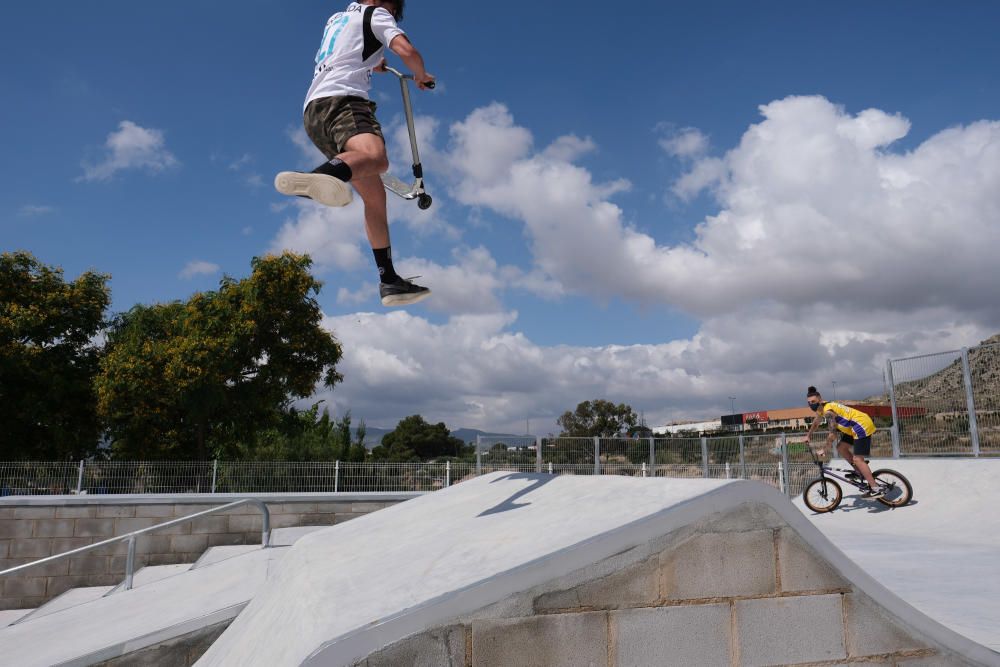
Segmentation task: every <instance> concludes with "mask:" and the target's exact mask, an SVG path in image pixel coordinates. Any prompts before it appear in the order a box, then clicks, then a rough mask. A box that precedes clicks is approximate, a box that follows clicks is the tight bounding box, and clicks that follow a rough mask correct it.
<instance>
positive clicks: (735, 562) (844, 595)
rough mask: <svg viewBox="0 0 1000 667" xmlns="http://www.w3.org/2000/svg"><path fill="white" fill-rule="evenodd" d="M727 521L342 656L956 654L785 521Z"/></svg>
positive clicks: (722, 660) (756, 660) (816, 659)
mask: <svg viewBox="0 0 1000 667" xmlns="http://www.w3.org/2000/svg"><path fill="white" fill-rule="evenodd" d="M742 518H743V519H745V518H746V516H743V517H742ZM729 523H730V524H732V525H731V526H730V525H727V522H726V521H725V520H722V521H719V522H716V524H715V525H714V526H710V527H708V529H705V530H698V531H693V532H689V533H688V534H686V535H684V536H683V537H682V539H679V540H675V541H673V542H671V541H669V540H666V541H664V545H665V547H664V548H663V549H662V550H661V551H659V552H656V553H652V555H646V556H644V557H642V558H641V560H636V561H634V562H631V563H627V564H626V565H624V566H623V567H620V568H619V569H617V570H616V571H611V572H609V571H608V568H606V567H605V568H602V567H600V566H599V565H598V566H595V567H594V568H591V571H592V572H595V573H599V574H598V576H596V577H591V578H590V579H587V578H586V574H585V573H584V574H582V575H581V574H576V575H571V576H569V577H567V578H566V580H567V581H571V580H575V583H573V584H572V585H570V586H566V587H560V585H559V584H560V583H563V584H565V581H562V582H555V586H553V585H551V584H550V585H546V586H543V587H540V588H539V589H536V590H532V591H527V592H522V593H520V594H518V595H517V596H514V598H511V599H510V600H508V601H507V602H506V603H502V604H497V605H493V606H492V607H491V608H490V609H487V610H481V612H478V613H476V614H473V615H472V616H471V617H470V618H463V619H456V620H457V621H458V622H457V623H455V624H453V625H451V626H448V627H446V628H438V629H435V630H433V631H430V632H425V633H420V634H417V635H415V636H412V637H409V638H407V639H404V640H402V641H400V642H398V643H396V644H393V645H392V646H389V647H386V648H385V649H383V650H381V651H378V652H376V653H374V654H372V655H370V656H368V657H367V658H366V659H365V660H362V661H360V662H358V663H356V665H355V667H391V666H395V665H401V664H414V665H417V664H434V665H447V666H449V667H532V666H537V667H557V666H560V665H566V666H567V667H570V666H572V667H584V666H588V665H592V666H599V667H640V666H662V665H679V666H684V667H697V666H700V665H706V666H711V667H715V666H719V665H722V666H725V665H733V666H735V665H809V666H819V665H845V664H848V665H853V664H859V665H860V664H865V665H893V666H899V667H918V666H920V665H936V666H940V667H958V666H959V665H968V664H969V663H968V662H967V661H965V660H964V659H962V658H960V657H958V656H955V655H953V654H950V653H948V652H947V651H945V650H943V649H942V648H940V647H938V646H934V645H932V644H931V643H930V642H928V641H925V640H922V639H921V638H920V637H918V636H916V635H915V633H914V632H912V631H910V630H909V629H908V628H907V627H906V626H905V625H904V624H903V623H902V622H901V621H899V620H898V619H895V618H893V617H891V616H890V615H889V614H888V613H887V612H885V611H884V610H883V609H882V608H881V607H879V606H878V605H877V604H876V603H875V602H874V601H872V600H871V599H870V598H869V597H868V596H866V595H865V594H864V593H863V592H862V591H860V590H859V589H857V588H856V587H854V586H852V585H851V584H850V583H849V582H847V581H845V580H844V579H842V578H841V577H840V575H839V574H838V573H837V572H836V571H835V570H834V568H833V567H832V566H831V565H830V564H829V563H828V562H827V560H826V559H825V558H824V557H823V556H821V555H820V554H817V553H815V552H813V551H812V549H811V548H810V547H809V546H808V545H807V544H806V543H805V542H804V541H803V540H802V539H801V538H800V537H799V536H798V535H797V533H796V532H795V531H794V530H792V529H790V528H788V527H787V526H783V525H780V524H779V523H778V522H775V521H773V518H769V519H768V520H765V521H756V522H755V523H756V526H755V529H753V530H736V529H735V528H734V527H735V525H736V524H738V522H729ZM782 523H783V522H782ZM744 525H745V524H744ZM581 579H585V580H581Z"/></svg>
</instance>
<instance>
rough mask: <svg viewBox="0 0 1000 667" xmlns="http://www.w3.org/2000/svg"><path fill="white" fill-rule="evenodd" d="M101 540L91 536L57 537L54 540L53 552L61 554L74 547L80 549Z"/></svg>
mask: <svg viewBox="0 0 1000 667" xmlns="http://www.w3.org/2000/svg"><path fill="white" fill-rule="evenodd" d="M96 541H99V540H95V539H94V538H91V537H56V538H54V539H53V540H52V553H53V554H61V553H64V552H66V551H72V550H73V549H79V548H80V547H85V546H87V545H89V544H93V543H94V542H96Z"/></svg>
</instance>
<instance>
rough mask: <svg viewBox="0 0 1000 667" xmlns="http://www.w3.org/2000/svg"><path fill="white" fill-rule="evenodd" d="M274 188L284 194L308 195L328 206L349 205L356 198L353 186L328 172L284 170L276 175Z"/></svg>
mask: <svg viewBox="0 0 1000 667" xmlns="http://www.w3.org/2000/svg"><path fill="white" fill-rule="evenodd" d="M274 189H275V190H277V191H278V192H280V193H281V194H283V195H289V196H294V197H308V198H309V199H312V200H313V201H316V202H319V203H320V204H325V205H326V206H347V205H348V204H350V203H351V200H352V199H353V198H354V196H353V194H352V193H351V186H349V185H348V184H347V183H345V182H344V181H342V180H340V179H339V178H334V177H333V176H327V175H326V174H307V173H303V172H301V171H283V172H280V173H279V174H278V175H277V176H275V177H274Z"/></svg>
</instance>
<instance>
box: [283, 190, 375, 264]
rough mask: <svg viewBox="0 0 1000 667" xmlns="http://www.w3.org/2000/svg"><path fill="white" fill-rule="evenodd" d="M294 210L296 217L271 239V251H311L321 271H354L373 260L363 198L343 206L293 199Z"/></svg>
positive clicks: (309, 252)
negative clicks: (365, 221)
mask: <svg viewBox="0 0 1000 667" xmlns="http://www.w3.org/2000/svg"><path fill="white" fill-rule="evenodd" d="M290 210H291V211H293V212H294V213H295V215H296V217H295V218H294V219H287V220H286V221H285V223H284V224H283V225H282V226H281V229H280V230H279V231H278V235H277V237H275V239H274V240H273V241H272V242H271V247H270V251H271V252H274V253H280V252H281V251H282V250H293V251H295V252H299V253H308V254H309V255H310V256H311V257H312V259H313V262H315V264H316V268H317V269H318V270H320V271H328V270H331V269H340V270H344V271H353V270H355V269H359V268H362V267H363V266H366V265H367V264H368V263H370V262H372V261H373V260H372V259H371V250H370V246H368V245H367V239H366V237H365V226H364V213H363V208H362V204H361V199H360V197H355V198H354V201H352V202H351V203H350V204H348V205H347V206H344V207H341V208H330V207H327V206H322V205H320V204H317V203H315V202H311V201H307V200H303V199H297V200H291V206H290ZM365 248H369V249H368V250H367V252H363V250H364V249H365Z"/></svg>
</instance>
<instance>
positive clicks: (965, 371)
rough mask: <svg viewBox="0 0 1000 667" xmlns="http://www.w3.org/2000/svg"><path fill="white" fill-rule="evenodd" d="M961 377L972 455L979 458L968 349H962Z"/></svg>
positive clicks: (974, 402) (977, 424)
mask: <svg viewBox="0 0 1000 667" xmlns="http://www.w3.org/2000/svg"><path fill="white" fill-rule="evenodd" d="M962 376H963V377H964V378H965V403H966V406H967V408H968V410H969V435H970V436H972V455H973V456H979V422H978V421H977V420H976V400H975V398H974V397H973V395H972V372H971V371H970V370H969V348H967V347H963V348H962Z"/></svg>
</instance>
